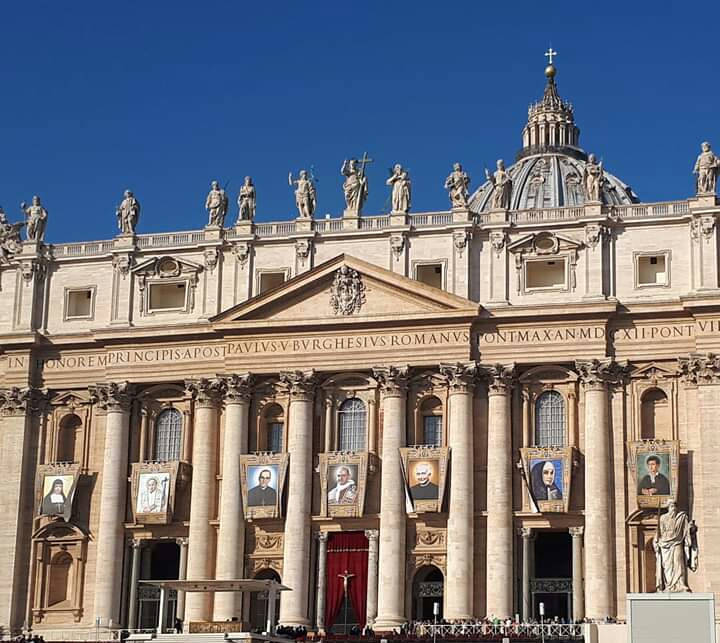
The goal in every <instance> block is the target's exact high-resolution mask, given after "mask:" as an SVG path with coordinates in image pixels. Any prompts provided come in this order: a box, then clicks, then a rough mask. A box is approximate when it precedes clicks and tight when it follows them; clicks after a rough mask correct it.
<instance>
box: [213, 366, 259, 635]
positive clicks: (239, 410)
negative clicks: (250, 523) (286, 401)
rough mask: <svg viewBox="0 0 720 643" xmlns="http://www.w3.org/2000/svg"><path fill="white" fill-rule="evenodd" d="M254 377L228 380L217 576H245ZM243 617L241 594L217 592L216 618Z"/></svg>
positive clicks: (233, 377) (231, 377)
mask: <svg viewBox="0 0 720 643" xmlns="http://www.w3.org/2000/svg"><path fill="white" fill-rule="evenodd" d="M251 384H252V376H251V375H250V374H245V375H232V376H230V377H228V378H227V379H226V380H225V385H226V393H225V431H224V436H223V448H222V463H223V464H222V482H221V487H220V512H219V517H220V527H219V529H218V543H217V554H216V567H215V578H217V579H218V580H233V579H238V578H243V559H244V558H245V518H244V516H243V507H242V495H241V493H240V456H241V455H242V454H243V453H247V448H248V432H249V420H250V393H251V390H250V386H251ZM233 617H237V618H238V620H239V619H241V618H242V593H241V592H218V593H216V594H215V620H216V621H226V620H228V619H232V618H233Z"/></svg>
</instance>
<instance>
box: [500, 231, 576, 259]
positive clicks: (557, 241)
mask: <svg viewBox="0 0 720 643" xmlns="http://www.w3.org/2000/svg"><path fill="white" fill-rule="evenodd" d="M583 245H584V244H583V242H582V241H578V240H577V239H573V238H572V237H568V236H565V235H564V234H555V233H554V232H546V231H544V232H533V233H531V234H526V235H524V236H522V237H520V238H519V239H516V240H515V241H513V242H512V243H511V244H509V245H508V250H509V251H510V252H514V253H532V254H536V255H539V256H540V255H553V254H557V253H558V252H561V251H563V250H579V249H580V248H581V247H582V246H583Z"/></svg>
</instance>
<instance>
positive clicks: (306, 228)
mask: <svg viewBox="0 0 720 643" xmlns="http://www.w3.org/2000/svg"><path fill="white" fill-rule="evenodd" d="M312 229H313V220H312V219H309V218H307V217H298V218H297V219H295V232H312Z"/></svg>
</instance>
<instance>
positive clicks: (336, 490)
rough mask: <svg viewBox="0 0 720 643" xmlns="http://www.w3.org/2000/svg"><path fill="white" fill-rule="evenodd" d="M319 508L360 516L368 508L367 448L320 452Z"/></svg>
mask: <svg viewBox="0 0 720 643" xmlns="http://www.w3.org/2000/svg"><path fill="white" fill-rule="evenodd" d="M319 471H320V498H321V502H320V511H321V515H323V516H337V517H342V518H358V517H360V516H362V515H363V510H364V508H365V488H366V485H367V474H368V454H367V453H366V452H358V453H355V452H352V451H338V452H335V453H321V454H320V468H319Z"/></svg>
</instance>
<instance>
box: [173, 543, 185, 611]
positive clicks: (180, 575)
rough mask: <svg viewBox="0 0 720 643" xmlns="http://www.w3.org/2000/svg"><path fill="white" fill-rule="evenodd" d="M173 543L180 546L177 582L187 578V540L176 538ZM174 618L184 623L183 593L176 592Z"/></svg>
mask: <svg viewBox="0 0 720 643" xmlns="http://www.w3.org/2000/svg"><path fill="white" fill-rule="evenodd" d="M175 542H176V543H177V544H178V545H179V546H180V569H179V570H178V580H185V579H186V578H187V552H188V539H187V538H176V539H175ZM175 617H176V618H179V619H180V620H181V621H185V592H184V591H182V590H178V593H177V602H176V603H175Z"/></svg>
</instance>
